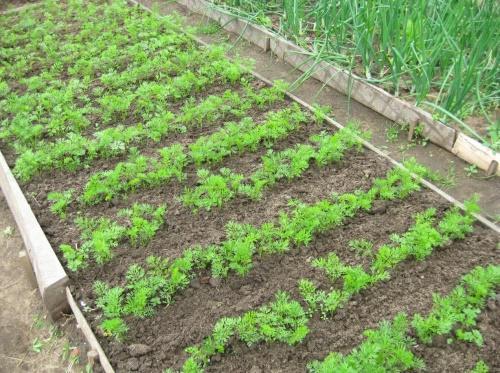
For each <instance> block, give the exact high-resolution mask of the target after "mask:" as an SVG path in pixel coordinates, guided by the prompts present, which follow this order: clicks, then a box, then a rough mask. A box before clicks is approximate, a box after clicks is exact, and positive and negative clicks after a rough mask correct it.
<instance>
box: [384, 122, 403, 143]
mask: <svg viewBox="0 0 500 373" xmlns="http://www.w3.org/2000/svg"><path fill="white" fill-rule="evenodd" d="M400 131H401V128H400V127H399V126H398V125H397V124H391V125H390V126H389V127H388V128H387V129H386V130H385V138H386V141H387V142H395V141H397V140H398V138H399V132H400Z"/></svg>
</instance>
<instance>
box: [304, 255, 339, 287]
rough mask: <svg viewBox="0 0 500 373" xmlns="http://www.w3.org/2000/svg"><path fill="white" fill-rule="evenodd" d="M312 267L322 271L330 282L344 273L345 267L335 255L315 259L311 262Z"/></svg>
mask: <svg viewBox="0 0 500 373" xmlns="http://www.w3.org/2000/svg"><path fill="white" fill-rule="evenodd" d="M311 264H312V266H313V267H315V268H320V269H322V270H324V271H325V272H326V274H327V276H328V277H329V278H330V281H335V280H337V279H338V278H340V277H341V276H342V275H343V274H344V273H345V269H346V266H345V265H344V264H343V263H342V262H341V261H340V259H339V257H338V256H337V255H336V254H335V253H329V254H328V256H327V257H326V258H316V259H314V260H313V261H312V263H311Z"/></svg>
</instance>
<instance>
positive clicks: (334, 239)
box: [0, 0, 500, 372]
mask: <svg viewBox="0 0 500 373" xmlns="http://www.w3.org/2000/svg"><path fill="white" fill-rule="evenodd" d="M181 22H182V20H180V19H178V18H177V17H176V16H171V17H166V18H162V19H160V18H157V17H156V16H154V15H151V14H147V13H144V12H142V11H140V10H139V9H136V8H133V7H130V6H129V5H128V4H127V3H126V2H124V1H121V0H116V1H110V2H89V1H81V0H68V1H65V2H61V3H59V2H54V1H46V2H44V5H43V6H42V7H41V8H37V9H31V10H27V11H25V12H22V13H18V14H12V15H9V16H8V17H3V18H2V19H1V20H0V26H1V27H0V40H1V41H0V55H1V56H2V57H3V61H4V62H2V65H1V68H0V148H1V150H2V152H3V153H5V154H6V156H7V159H8V161H9V165H11V166H12V168H13V171H14V173H15V175H16V177H17V178H18V180H20V181H21V182H22V188H23V191H24V193H25V195H26V196H27V198H28V199H29V201H30V202H31V206H32V209H33V210H34V212H35V214H36V216H37V218H38V220H39V222H40V224H41V226H42V227H43V229H44V231H45V234H46V235H47V237H48V238H49V240H50V242H51V244H52V246H53V247H54V249H55V250H56V251H57V254H58V256H59V258H60V259H61V262H62V263H64V265H65V266H66V267H67V269H68V274H69V276H70V278H71V290H72V292H73V294H74V295H75V298H77V300H78V302H79V304H81V305H82V307H83V311H84V314H85V317H86V318H87V319H88V320H89V322H90V324H91V326H92V327H93V329H94V332H95V333H96V335H97V336H98V337H99V339H100V342H101V344H102V346H103V348H104V350H105V351H106V353H107V354H108V356H109V358H110V361H111V363H112V364H113V366H115V367H116V368H117V369H118V370H123V371H135V370H139V371H163V370H164V369H170V368H172V369H182V370H184V371H187V372H191V371H200V370H203V369H205V370H207V371H209V370H211V369H213V370H217V371H248V370H250V369H252V367H254V366H255V367H257V368H258V369H264V370H269V369H283V370H287V371H304V370H306V367H307V366H308V367H309V368H308V369H310V370H312V371H331V370H332V369H336V368H335V367H337V366H338V367H342V366H344V367H345V369H346V370H348V369H349V367H351V368H352V367H355V366H357V365H356V364H363V362H364V361H366V356H365V355H363V353H370V354H375V355H370V356H375V359H374V361H375V362H374V363H373V364H378V365H376V366H374V367H377V368H379V369H382V368H385V369H395V370H404V369H410V368H417V367H419V366H421V364H422V363H421V360H423V361H425V362H426V363H427V364H428V366H430V367H431V369H432V367H433V366H434V367H436V366H437V365H436V364H439V361H436V362H433V361H432V360H431V361H429V359H428V358H426V356H425V353H423V355H424V356H420V355H418V354H419V353H420V352H418V351H416V350H415V346H414V345H413V344H412V342H411V339H410V338H409V336H408V333H410V334H415V336H416V337H417V338H418V339H419V340H420V341H421V342H423V343H431V342H432V341H433V340H434V339H433V338H434V337H435V336H436V335H446V336H447V337H449V338H456V339H457V341H458V342H457V343H456V344H455V343H454V344H453V345H451V346H452V348H455V347H454V346H455V345H458V344H459V343H471V342H472V346H474V347H468V348H476V349H477V350H474V353H475V355H476V356H477V359H475V360H480V359H481V358H482V359H484V360H485V362H486V363H487V364H489V365H491V366H492V367H495V366H496V364H497V363H498V361H497V360H496V359H495V358H494V354H491V352H490V351H489V350H486V349H485V347H484V346H486V347H489V346H491V339H492V338H494V337H493V336H492V332H491V330H490V328H488V327H486V329H485V330H482V329H481V327H482V326H481V322H483V323H484V320H482V321H481V320H479V319H477V315H478V313H479V310H481V309H483V307H484V305H485V303H486V301H487V299H488V298H489V297H490V296H491V294H493V293H494V292H495V290H496V287H497V285H498V281H499V278H498V277H499V276H498V264H499V263H500V260H499V259H500V258H499V257H498V252H497V250H496V248H495V246H496V244H497V237H496V236H495V235H494V233H492V232H490V231H488V230H486V229H485V228H483V227H481V226H479V225H477V224H476V223H475V222H474V218H473V213H475V212H477V211H478V210H477V206H476V203H475V200H474V199H471V200H470V201H468V202H467V203H466V207H467V208H466V210H465V211H463V212H462V211H460V210H458V209H457V208H454V207H450V206H449V205H447V204H445V203H444V202H443V201H441V200H439V199H438V197H437V196H435V195H434V194H432V193H431V192H429V191H426V190H423V189H422V188H421V182H420V181H421V180H420V178H421V177H425V176H428V175H429V171H428V170H426V169H425V168H424V167H422V166H421V165H419V164H417V163H416V162H415V161H413V160H408V161H407V162H406V163H405V166H406V168H407V170H405V169H400V168H391V167H389V165H388V163H387V161H385V160H383V159H381V158H378V157H377V156H375V155H374V154H371V153H368V152H365V151H363V149H362V147H361V145H360V143H361V139H362V138H368V136H369V134H367V133H365V132H364V131H363V130H362V128H360V127H359V126H358V125H356V124H354V123H352V124H349V125H348V126H346V127H345V128H343V129H341V130H333V129H332V128H329V127H328V125H327V124H326V123H325V122H324V121H323V118H324V115H325V111H324V109H322V108H316V109H315V111H314V112H311V113H309V112H307V111H305V110H304V109H302V108H301V107H299V106H298V105H296V104H294V103H292V102H291V101H290V100H288V99H287V98H285V95H284V94H283V90H284V89H286V86H285V85H283V83H280V82H277V83H276V84H275V85H274V86H273V87H265V86H264V85H263V84H262V83H260V82H258V81H256V80H255V79H253V78H252V77H251V76H250V75H249V74H248V73H247V72H246V71H247V70H246V69H247V67H246V66H249V64H248V63H247V62H242V61H239V60H236V61H230V60H228V59H226V57H225V49H224V47H199V46H198V45H196V44H195V43H194V41H193V40H192V39H191V38H190V37H189V34H185V33H181V32H180V31H179V29H180V28H181V25H182V23H181ZM411 173H413V174H414V175H413V176H412V174H411ZM422 265H425V266H427V267H426V268H427V269H424V270H423V271H420V270H419V269H418V267H419V266H422ZM476 267H477V268H476ZM474 268H476V269H474ZM439 271H441V272H444V273H445V274H446V276H443V275H442V274H440V272H439ZM469 271H471V272H470V274H469V275H467V276H466V277H464V278H463V280H462V284H463V285H460V286H459V287H458V288H457V290H453V291H451V289H452V287H453V286H455V285H456V283H457V281H459V279H460V278H461V277H462V276H463V275H464V274H465V273H466V272H469ZM421 273H422V274H421ZM402 274H405V275H404V276H402ZM405 281H406V283H405ZM408 287H410V288H411V290H408ZM434 292H439V293H442V294H444V293H450V292H451V293H450V295H449V297H448V298H445V299H446V301H443V302H436V305H435V306H434V307H432V305H431V304H430V301H432V299H431V294H432V293H434ZM381 296H385V297H386V298H385V301H384V304H385V306H386V307H387V309H384V308H383V307H381V305H380V298H381ZM410 297H411V301H410ZM464 297H465V298H464ZM426 299H430V301H428V300H427V301H426ZM415 300H417V301H416V302H415ZM405 302H406V303H405ZM446 302H448V303H449V304H451V305H452V306H453V307H452V309H450V307H451V306H450V307H446V309H445V310H443V309H442V307H443V306H442V305H443V304H447V303H446ZM354 303H355V304H357V305H358V306H357V307H355V306H354V307H353V304H354ZM401 303H403V304H406V305H402V304H401ZM361 305H366V306H367V307H370V308H371V310H370V311H367V310H366V309H365V308H362V307H361ZM363 307H364V306H363ZM402 309H405V310H406V312H407V314H408V315H415V316H412V329H411V331H410V330H409V328H408V326H407V324H408V323H407V317H406V316H404V315H399V316H398V315H397V314H398V313H399V312H400V311H401V310H402ZM346 312H347V313H349V314H350V315H361V316H362V317H365V318H367V319H366V320H364V321H360V322H349V321H348V320H346V318H345V314H346ZM419 314H420V315H422V316H419ZM341 315H344V319H343V320H342V319H340V320H339V319H338V317H340V316H341ZM367 315H369V316H367ZM392 318H394V322H392V323H389V322H388V321H387V322H385V323H384V324H383V325H382V327H381V329H380V331H378V332H370V333H368V339H367V340H366V341H365V342H363V341H362V331H363V330H364V329H367V328H373V327H375V326H376V325H377V324H378V323H379V322H381V321H382V320H389V319H392ZM450 320H451V321H450ZM475 323H477V324H478V328H479V329H481V333H479V331H478V330H479V329H474V328H473V326H474V324H475ZM339 331H342V332H343V333H344V336H345V338H344V339H342V338H338V336H339V334H338V333H339ZM327 332H328V334H324V333H327ZM318 333H319V334H321V335H322V337H321V338H317V337H318ZM382 335H384V336H387V338H388V339H387V343H386V344H385V345H384V346H383V347H380V346H379V345H380V344H381V343H382V342H381V338H382V337H381V336H382ZM335 341H336V342H335ZM384 342H385V339H384ZM335 343H340V345H338V344H337V345H336V344H335ZM360 343H363V345H362V347H360V348H359V349H357V350H355V351H354V352H353V353H351V354H348V353H347V354H345V356H341V355H338V354H336V353H335V352H336V351H341V352H349V351H350V350H351V349H352V348H354V347H355V346H356V345H358V344H360ZM310 345H313V347H312V348H311V346H310ZM479 346H483V347H481V348H480V347H479ZM334 347H335V348H334ZM396 347H397V351H398V354H396V357H395V359H394V361H390V362H387V361H384V360H383V359H379V358H378V357H377V356H381V355H383V354H382V353H381V352H380V351H386V350H384V348H385V349H387V351H390V350H391V349H396ZM332 348H333V349H332ZM283 349H287V350H286V351H285V352H284V351H283ZM370 349H372V352H370V351H368V350H370ZM330 352H332V353H333V354H332V355H328V354H329V353H330ZM377 354H379V355H377ZM421 355H422V354H421ZM283 356H287V357H288V358H287V359H286V360H283V358H281V357H283ZM327 356H328V357H327ZM421 358H422V359H421ZM369 359H370V361H371V358H369ZM398 359H399V360H398ZM443 361H444V362H445V363H446V364H449V363H450V362H449V361H448V360H447V359H443ZM474 362H475V361H474ZM451 363H452V364H453V363H455V364H461V363H463V361H462V360H460V359H458V360H457V362H451ZM472 363H473V362H467V364H468V365H467V366H469V365H471V364H472ZM384 364H385V365H384ZM390 364H392V365H390ZM332 367H334V368H332ZM359 367H360V368H359V369H361V370H362V369H365V367H364V366H363V365H359Z"/></svg>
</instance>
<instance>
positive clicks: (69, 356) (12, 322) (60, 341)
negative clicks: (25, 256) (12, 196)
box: [0, 191, 81, 373]
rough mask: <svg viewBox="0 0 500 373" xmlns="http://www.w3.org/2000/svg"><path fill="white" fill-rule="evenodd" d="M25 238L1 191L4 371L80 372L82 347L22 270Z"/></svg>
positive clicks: (0, 351)
mask: <svg viewBox="0 0 500 373" xmlns="http://www.w3.org/2000/svg"><path fill="white" fill-rule="evenodd" d="M23 246H24V245H23V241H22V239H21V236H20V234H19V233H18V231H17V228H16V223H15V221H14V219H13V217H12V214H11V212H10V210H9V207H8V206H7V202H6V201H5V198H4V196H3V193H2V192H1V191H0V257H1V258H2V259H1V260H0V304H1V306H0V372H2V373H3V372H9V373H15V372H51V373H56V372H78V371H81V367H77V366H76V365H75V363H76V362H77V359H78V349H77V348H76V347H74V346H73V344H72V343H70V342H69V340H68V338H67V337H66V336H65V333H64V332H63V331H62V329H61V328H64V327H66V325H67V324H69V323H72V322H73V320H71V319H66V320H62V324H61V325H58V326H55V325H52V324H51V323H50V321H49V320H48V319H47V314H46V313H45V311H44V310H43V307H42V303H41V298H40V295H39V293H38V289H36V288H34V287H33V286H32V285H31V284H30V282H29V280H28V278H27V276H25V274H24V273H23V272H22V270H21V268H20V266H19V264H18V263H19V262H18V253H19V251H20V250H21V249H22V248H23Z"/></svg>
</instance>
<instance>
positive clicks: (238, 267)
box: [122, 173, 391, 367]
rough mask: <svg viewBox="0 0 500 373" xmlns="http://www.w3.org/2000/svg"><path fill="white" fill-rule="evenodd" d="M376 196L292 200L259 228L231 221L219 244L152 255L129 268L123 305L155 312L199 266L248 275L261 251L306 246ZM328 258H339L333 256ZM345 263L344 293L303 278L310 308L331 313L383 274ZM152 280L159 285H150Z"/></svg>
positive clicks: (371, 193) (366, 206)
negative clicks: (144, 264)
mask: <svg viewBox="0 0 500 373" xmlns="http://www.w3.org/2000/svg"><path fill="white" fill-rule="evenodd" d="M390 174H391V173H389V175H390ZM376 197H377V190H370V191H368V192H357V193H346V194H343V195H340V196H336V197H335V198H334V199H333V200H321V201H319V202H316V203H314V204H310V205H308V204H304V203H300V202H296V201H295V202H292V203H291V207H292V211H291V212H290V213H285V212H281V213H280V214H279V216H280V217H279V220H278V222H264V223H263V224H262V225H261V226H259V227H254V226H252V225H249V224H238V223H235V222H229V223H228V224H227V225H226V238H225V240H223V241H222V242H221V243H219V244H218V245H208V246H206V247H201V246H194V247H192V248H189V249H187V250H185V251H184V253H183V254H182V255H181V256H180V257H179V258H177V259H175V260H173V261H172V262H171V263H169V262H168V261H165V260H161V259H159V258H152V259H151V258H148V269H147V270H145V269H141V268H136V267H134V268H133V269H131V270H130V271H129V274H128V277H127V283H128V285H127V286H126V287H125V289H126V292H125V293H124V295H123V296H122V298H123V300H122V304H125V303H127V305H126V306H124V309H125V313H126V314H134V315H137V316H139V317H144V316H147V315H149V314H151V312H152V311H153V308H154V306H155V305H159V304H170V303H171V302H172V298H173V296H174V295H175V294H176V293H177V292H178V291H180V290H182V289H184V288H185V287H186V286H188V284H189V282H190V279H191V277H192V276H193V275H194V271H195V270H198V269H209V270H210V271H211V272H212V276H213V277H216V278H217V277H218V278H224V277H227V276H228V275H229V272H230V271H234V272H236V273H238V274H239V275H242V276H244V275H246V274H247V273H248V271H249V270H250V269H251V267H252V263H253V256H254V255H255V254H256V253H261V254H274V253H282V252H285V251H287V250H290V249H291V248H292V247H293V245H295V246H296V247H301V246H304V245H307V244H308V243H309V242H310V241H311V240H312V238H313V236H314V235H316V234H318V233H320V232H323V231H325V230H328V229H332V228H333V227H335V226H338V225H340V224H342V223H343V222H344V221H345V219H347V218H349V217H352V216H354V215H355V214H356V213H357V212H358V211H359V210H369V209H370V208H371V202H372V201H373V200H374V199H375V198H376ZM159 215H160V214H159ZM125 229H126V228H125ZM125 232H126V231H125ZM125 235H126V233H125ZM329 258H330V260H331V261H332V260H334V259H333V258H334V257H333V256H331V257H329ZM326 260H327V261H328V258H327V259H326ZM319 263H321V261H318V265H319V266H320V267H321V268H323V267H324V268H330V267H329V266H328V264H319ZM325 263H326V262H325ZM341 267H342V275H343V276H344V275H345V276H346V278H347V281H344V290H343V291H341V292H339V291H332V292H330V293H325V292H322V291H316V290H315V287H314V285H313V284H312V283H307V281H306V282H303V283H302V287H301V292H302V293H303V294H304V296H306V295H307V296H308V297H310V298H308V300H307V303H308V304H309V305H310V308H311V309H313V308H314V307H319V306H320V307H321V310H322V312H323V313H324V314H327V313H332V312H334V311H335V309H337V308H338V307H339V306H341V305H342V304H344V303H345V302H346V301H347V300H348V298H349V296H351V295H352V294H354V293H356V292H358V291H360V290H362V289H363V288H365V287H366V286H367V285H368V284H369V282H371V281H375V280H377V279H378V278H379V277H377V276H376V275H374V276H369V275H367V274H366V273H365V272H364V271H362V270H361V268H357V267H354V268H351V267H347V266H344V265H342V266H341ZM132 274H134V275H133V276H132ZM150 279H151V281H152V282H153V283H154V285H151V283H150ZM135 284H139V285H135ZM134 289H136V290H134ZM304 312H305V311H304ZM309 312H311V310H309ZM301 331H302V332H303V331H304V329H303V328H302V329H298V331H297V335H296V336H295V338H298V336H300V335H301V334H300V333H301ZM266 333H267V331H266ZM270 333H271V330H270ZM249 338H250V337H249ZM250 340H252V339H251V338H250V339H248V341H250ZM193 351H194V350H193ZM194 355H195V353H194V352H193V356H194ZM195 360H196V359H195ZM201 360H203V359H201ZM199 361H200V360H196V361H194V362H193V359H191V360H189V361H188V363H187V364H188V365H187V366H192V367H196V366H198V365H197V364H198V363H199ZM195 363H196V364H195Z"/></svg>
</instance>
